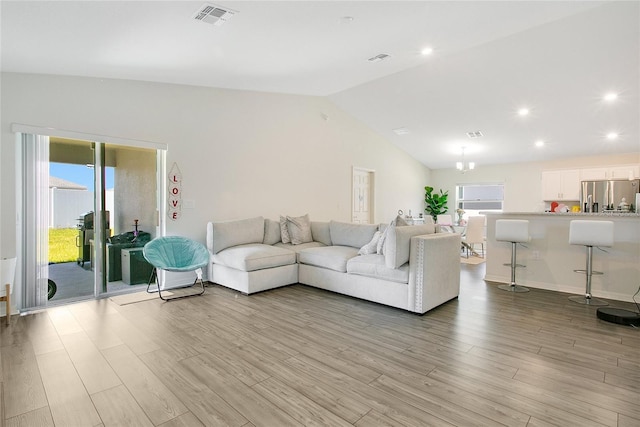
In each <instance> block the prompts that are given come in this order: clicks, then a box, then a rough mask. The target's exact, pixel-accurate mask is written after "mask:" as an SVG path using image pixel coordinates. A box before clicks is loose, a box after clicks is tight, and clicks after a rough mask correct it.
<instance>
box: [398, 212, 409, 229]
mask: <svg viewBox="0 0 640 427" xmlns="http://www.w3.org/2000/svg"><path fill="white" fill-rule="evenodd" d="M395 223H396V226H397V227H404V226H405V225H409V223H408V222H407V221H405V219H404V218H402V216H400V215H398V216H397V217H396V220H395Z"/></svg>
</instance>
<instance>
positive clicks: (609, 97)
mask: <svg viewBox="0 0 640 427" xmlns="http://www.w3.org/2000/svg"><path fill="white" fill-rule="evenodd" d="M616 99H618V94H617V93H615V92H609V93H608V94H606V95H605V96H604V100H605V101H609V102H611V101H615V100H616Z"/></svg>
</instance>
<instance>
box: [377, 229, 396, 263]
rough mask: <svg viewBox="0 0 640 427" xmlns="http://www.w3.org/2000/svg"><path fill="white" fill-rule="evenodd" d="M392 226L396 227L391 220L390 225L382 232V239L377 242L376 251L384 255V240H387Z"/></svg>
mask: <svg viewBox="0 0 640 427" xmlns="http://www.w3.org/2000/svg"><path fill="white" fill-rule="evenodd" d="M391 227H395V224H394V221H391V223H390V224H389V225H387V227H386V228H385V229H384V231H383V232H382V234H381V235H380V239H378V243H377V244H376V253H377V254H378V255H384V242H385V241H386V240H387V236H388V235H389V229H390V228H391Z"/></svg>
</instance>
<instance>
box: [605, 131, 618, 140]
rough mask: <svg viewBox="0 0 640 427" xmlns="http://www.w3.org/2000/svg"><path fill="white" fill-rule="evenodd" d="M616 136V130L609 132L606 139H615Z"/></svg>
mask: <svg viewBox="0 0 640 427" xmlns="http://www.w3.org/2000/svg"><path fill="white" fill-rule="evenodd" d="M617 138H618V134H617V133H616V132H609V133H608V134H607V139H617Z"/></svg>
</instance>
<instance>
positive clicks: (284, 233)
mask: <svg viewBox="0 0 640 427" xmlns="http://www.w3.org/2000/svg"><path fill="white" fill-rule="evenodd" d="M280 239H281V240H282V243H291V237H289V228H288V227H287V218H285V217H283V216H282V215H280Z"/></svg>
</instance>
